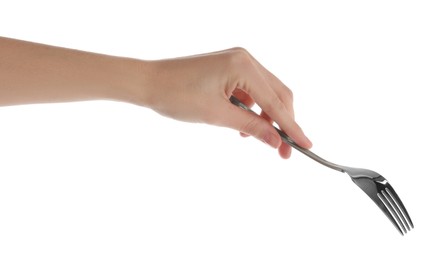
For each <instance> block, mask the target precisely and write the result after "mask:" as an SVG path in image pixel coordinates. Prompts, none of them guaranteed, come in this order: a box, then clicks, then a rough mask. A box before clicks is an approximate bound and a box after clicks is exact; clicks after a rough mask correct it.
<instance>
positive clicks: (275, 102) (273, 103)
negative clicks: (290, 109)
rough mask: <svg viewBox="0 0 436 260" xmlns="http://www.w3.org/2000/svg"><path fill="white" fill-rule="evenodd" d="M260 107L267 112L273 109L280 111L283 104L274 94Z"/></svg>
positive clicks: (282, 108) (283, 107)
mask: <svg viewBox="0 0 436 260" xmlns="http://www.w3.org/2000/svg"><path fill="white" fill-rule="evenodd" d="M262 109H263V110H265V111H267V112H269V111H274V110H276V111H282V110H284V109H285V106H284V104H283V102H282V101H281V100H280V98H279V97H278V96H274V97H272V98H271V99H270V100H269V101H268V102H266V103H265V105H264V107H263V108H262Z"/></svg>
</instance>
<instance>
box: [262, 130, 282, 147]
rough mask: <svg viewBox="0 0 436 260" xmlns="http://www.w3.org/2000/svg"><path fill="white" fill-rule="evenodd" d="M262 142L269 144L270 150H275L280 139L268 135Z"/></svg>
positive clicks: (273, 135)
mask: <svg viewBox="0 0 436 260" xmlns="http://www.w3.org/2000/svg"><path fill="white" fill-rule="evenodd" d="M263 141H264V142H265V143H267V144H269V145H270V146H271V147H272V148H277V147H279V145H280V138H279V137H277V135H275V134H272V133H268V134H266V135H265V137H264V138H263Z"/></svg>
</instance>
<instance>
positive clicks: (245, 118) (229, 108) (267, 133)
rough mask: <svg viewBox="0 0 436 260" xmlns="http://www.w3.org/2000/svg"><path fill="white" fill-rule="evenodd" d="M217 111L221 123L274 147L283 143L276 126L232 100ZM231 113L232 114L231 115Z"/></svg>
mask: <svg viewBox="0 0 436 260" xmlns="http://www.w3.org/2000/svg"><path fill="white" fill-rule="evenodd" d="M221 107H223V108H224V109H220V110H219V111H217V113H218V115H217V116H216V117H217V118H219V123H218V124H220V125H223V126H226V127H230V128H233V129H236V130H238V131H239V132H241V133H242V134H245V135H250V136H253V137H255V138H257V139H259V140H261V141H263V142H264V143H267V144H269V145H270V146H271V147H273V148H278V147H279V146H280V145H281V144H282V141H281V138H280V135H279V134H278V133H277V131H276V130H275V129H274V127H273V126H272V125H271V124H270V123H269V122H268V121H267V120H265V119H264V118H262V117H260V116H258V115H256V114H254V113H251V112H248V111H245V110H243V109H241V108H239V107H237V106H235V105H233V104H231V103H230V102H225V104H223V105H222V106H221ZM229 115H232V116H230V117H229Z"/></svg>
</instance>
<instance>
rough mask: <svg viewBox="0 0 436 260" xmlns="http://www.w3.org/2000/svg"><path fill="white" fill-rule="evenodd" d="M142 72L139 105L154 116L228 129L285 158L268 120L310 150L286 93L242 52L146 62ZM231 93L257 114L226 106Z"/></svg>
mask: <svg viewBox="0 0 436 260" xmlns="http://www.w3.org/2000/svg"><path fill="white" fill-rule="evenodd" d="M145 68H146V75H147V78H148V81H147V82H148V84H147V86H146V87H145V88H144V89H143V91H142V95H143V99H142V100H144V104H142V105H144V106H148V107H150V108H152V109H154V110H155V111H157V112H158V113H160V114H163V115H165V116H169V117H172V118H174V119H178V120H182V121H188V122H202V123H207V124H212V125H217V126H224V127H229V128H233V129H235V130H238V131H240V132H241V135H242V136H248V135H251V136H254V137H256V138H257V139H259V140H261V141H263V142H265V143H267V144H269V145H270V146H272V147H274V148H278V149H279V153H280V155H281V156H282V157H283V158H289V157H290V154H291V147H290V146H289V145H287V144H285V143H283V142H282V141H281V139H280V136H279V135H278V133H277V132H276V131H275V129H274V128H273V127H272V122H277V124H278V125H279V126H280V128H281V129H282V130H283V131H285V132H286V133H287V134H288V135H289V136H290V137H291V138H292V139H293V140H294V141H295V142H296V143H297V144H299V145H300V146H302V147H304V148H310V147H311V146H312V144H311V142H310V140H309V139H308V138H307V137H306V136H305V135H304V133H303V131H302V130H301V128H300V126H299V125H298V124H297V123H296V122H295V120H294V110H293V97H292V92H291V90H290V89H289V88H287V87H286V86H285V85H284V84H283V83H282V82H281V81H280V80H279V79H278V78H276V77H275V76H274V75H273V74H272V73H270V72H269V71H268V70H266V69H265V68H264V67H263V66H262V65H261V64H260V63H259V62H257V61H256V60H255V59H254V58H253V57H252V56H251V55H250V54H249V53H248V52H247V51H246V50H244V49H242V48H234V49H230V50H225V51H220V52H215V53H210V54H203V55H197V56H191V57H184V58H177V59H169V60H160V61H150V62H146V64H145ZM231 95H234V96H236V97H237V98H238V99H239V100H241V101H242V102H243V103H244V104H246V105H247V106H248V107H252V106H253V105H254V103H257V104H258V105H259V106H260V108H261V109H262V112H261V114H260V116H258V115H255V114H253V113H250V112H247V111H244V110H242V109H241V108H239V107H236V106H235V105H233V104H231V103H230V101H229V98H230V96H231Z"/></svg>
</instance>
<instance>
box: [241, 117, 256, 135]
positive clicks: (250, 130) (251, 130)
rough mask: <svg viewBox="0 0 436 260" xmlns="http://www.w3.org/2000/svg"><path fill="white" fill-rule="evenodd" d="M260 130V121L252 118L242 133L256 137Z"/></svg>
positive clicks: (245, 124) (243, 127)
mask: <svg viewBox="0 0 436 260" xmlns="http://www.w3.org/2000/svg"><path fill="white" fill-rule="evenodd" d="M258 128H259V120H258V119H257V118H256V117H250V119H248V120H247V121H246V122H245V123H244V124H243V125H242V127H241V129H240V132H242V133H245V134H251V135H254V133H255V132H256V129H258Z"/></svg>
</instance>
